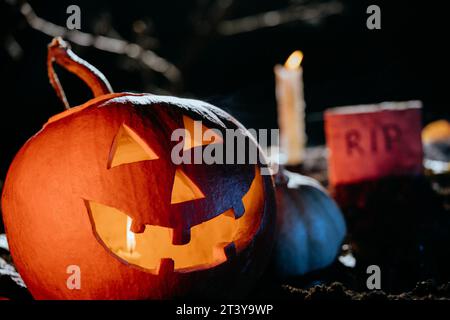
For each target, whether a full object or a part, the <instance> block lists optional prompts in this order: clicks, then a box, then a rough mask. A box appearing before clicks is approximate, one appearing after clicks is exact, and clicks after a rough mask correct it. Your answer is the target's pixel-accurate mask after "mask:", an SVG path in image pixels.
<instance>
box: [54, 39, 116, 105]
mask: <svg viewBox="0 0 450 320" xmlns="http://www.w3.org/2000/svg"><path fill="white" fill-rule="evenodd" d="M53 62H56V63H57V64H58V65H60V66H61V67H63V68H64V69H66V70H68V71H70V72H72V73H74V74H75V75H77V76H78V77H80V78H81V80H83V81H84V82H85V83H86V84H87V85H88V86H89V88H90V89H91V90H92V93H93V94H94V97H98V96H101V95H104V94H107V93H112V92H113V90H112V88H111V85H110V84H109V82H108V80H106V78H105V76H104V75H103V73H101V72H100V71H99V70H98V69H97V68H95V67H94V66H92V65H91V64H89V63H88V62H86V61H84V60H83V59H81V58H80V57H78V56H77V55H76V54H75V53H74V52H73V51H72V50H71V49H70V45H69V44H68V43H67V42H66V41H64V40H63V39H62V38H61V37H56V38H53V40H52V42H51V43H50V44H49V45H48V55H47V71H48V77H49V79H50V84H51V85H52V87H53V89H55V91H56V94H57V95H58V97H59V99H61V101H62V102H63V103H64V106H65V107H66V109H70V105H69V102H68V101H67V98H66V94H65V93H64V90H63V88H62V86H61V83H60V82H59V79H58V76H57V75H56V72H55V69H54V68H53Z"/></svg>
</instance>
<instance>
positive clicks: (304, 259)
mask: <svg viewBox="0 0 450 320" xmlns="http://www.w3.org/2000/svg"><path fill="white" fill-rule="evenodd" d="M276 195H277V212H278V217H277V220H278V221H277V222H278V223H277V224H278V236H277V239H276V245H275V266H276V271H277V273H278V275H280V276H282V277H293V276H299V275H303V274H305V273H308V272H310V271H314V270H317V269H321V268H324V267H326V266H328V265H329V264H331V263H332V262H333V261H334V259H335V258H336V256H337V254H338V252H339V250H340V247H341V244H342V241H343V240H344V237H345V234H346V224H345V220H344V217H343V215H342V213H341V211H340V209H339V208H338V206H337V205H336V203H335V202H334V200H333V199H332V198H331V197H330V196H329V195H328V193H327V191H326V190H325V188H323V187H322V185H321V184H320V183H319V182H318V181H316V180H314V179H312V178H310V177H306V176H302V175H300V174H297V173H293V172H289V171H287V170H281V171H280V172H279V174H278V176H277V185H276Z"/></svg>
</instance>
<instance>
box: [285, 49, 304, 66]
mask: <svg viewBox="0 0 450 320" xmlns="http://www.w3.org/2000/svg"><path fill="white" fill-rule="evenodd" d="M302 60H303V52H301V51H300V50H297V51H294V52H292V53H291V55H290V56H289V58H287V60H286V62H285V64H284V66H285V67H286V68H287V69H289V70H296V69H298V68H299V67H300V64H301V63H302Z"/></svg>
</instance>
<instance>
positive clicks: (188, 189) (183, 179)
mask: <svg viewBox="0 0 450 320" xmlns="http://www.w3.org/2000/svg"><path fill="white" fill-rule="evenodd" d="M204 197H205V195H204V194H203V192H202V191H201V190H200V188H199V187H197V185H196V184H195V183H194V182H193V181H192V180H191V179H190V178H189V177H188V176H187V175H186V174H185V173H184V172H183V171H181V170H180V169H177V170H176V172H175V180H174V182H173V187H172V201H171V203H172V204H174V203H181V202H186V201H191V200H196V199H201V198H204Z"/></svg>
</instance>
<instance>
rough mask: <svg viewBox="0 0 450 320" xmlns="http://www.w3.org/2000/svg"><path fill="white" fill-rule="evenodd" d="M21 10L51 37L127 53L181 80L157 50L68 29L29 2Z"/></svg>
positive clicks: (155, 69) (177, 82)
mask: <svg viewBox="0 0 450 320" xmlns="http://www.w3.org/2000/svg"><path fill="white" fill-rule="evenodd" d="M20 12H21V13H22V14H23V16H24V17H25V19H26V21H27V22H28V24H29V25H30V27H31V28H33V29H35V30H37V31H40V32H42V33H44V34H46V35H48V36H50V37H58V36H61V37H64V38H65V39H67V40H69V41H71V42H73V43H76V44H78V45H80V46H85V47H94V48H97V49H99V50H103V51H107V52H112V53H116V54H122V55H127V56H128V57H130V58H132V59H135V60H139V61H140V62H142V63H143V64H144V65H145V66H147V67H148V68H149V69H151V70H153V71H156V72H158V73H161V74H162V75H163V76H164V77H165V78H166V79H167V80H169V81H170V82H171V83H174V84H177V85H178V84H180V82H181V73H180V71H179V70H178V68H177V67H176V66H175V65H173V64H172V63H170V62H169V61H167V60H166V59H164V58H162V57H160V56H158V55H157V54H156V53H155V52H153V51H151V50H145V49H144V48H142V47H141V46H139V45H137V44H136V43H130V42H128V41H125V40H122V39H114V38H110V37H105V36H100V35H92V34H90V33H86V32H81V31H78V30H68V29H67V28H65V27H62V26H59V25H57V24H54V23H52V22H50V21H47V20H45V19H43V18H41V17H39V16H38V15H36V13H35V12H34V10H33V8H32V7H31V5H30V4H29V3H27V2H24V3H23V4H22V5H21V7H20Z"/></svg>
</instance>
